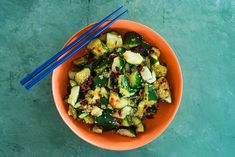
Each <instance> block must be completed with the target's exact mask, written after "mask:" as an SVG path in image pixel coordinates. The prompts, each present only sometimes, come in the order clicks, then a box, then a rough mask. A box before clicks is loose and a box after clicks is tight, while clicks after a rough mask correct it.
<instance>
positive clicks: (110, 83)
mask: <svg viewBox="0 0 235 157" xmlns="http://www.w3.org/2000/svg"><path fill="white" fill-rule="evenodd" d="M114 85H115V83H114V82H113V81H112V80H111V79H110V78H109V79H108V88H109V89H112V88H113V87H114Z"/></svg>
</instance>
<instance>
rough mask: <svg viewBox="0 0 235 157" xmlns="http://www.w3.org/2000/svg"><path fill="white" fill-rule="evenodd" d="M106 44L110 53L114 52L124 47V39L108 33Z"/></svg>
mask: <svg viewBox="0 0 235 157" xmlns="http://www.w3.org/2000/svg"><path fill="white" fill-rule="evenodd" d="M106 44H107V47H108V48H109V51H110V52H112V51H113V49H114V48H117V47H122V37H121V35H119V34H114V33H107V34H106Z"/></svg>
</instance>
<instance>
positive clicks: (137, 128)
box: [135, 122, 144, 132]
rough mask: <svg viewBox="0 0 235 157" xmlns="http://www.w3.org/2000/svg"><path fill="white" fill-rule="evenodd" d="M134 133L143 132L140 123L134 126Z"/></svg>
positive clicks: (142, 125) (142, 126)
mask: <svg viewBox="0 0 235 157" xmlns="http://www.w3.org/2000/svg"><path fill="white" fill-rule="evenodd" d="M135 131H136V132H144V124H143V123H142V122H141V123H139V124H138V125H136V129H135Z"/></svg>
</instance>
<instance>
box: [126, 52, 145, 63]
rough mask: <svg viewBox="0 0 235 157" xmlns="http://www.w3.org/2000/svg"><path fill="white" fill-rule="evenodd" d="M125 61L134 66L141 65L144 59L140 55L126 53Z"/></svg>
mask: <svg viewBox="0 0 235 157" xmlns="http://www.w3.org/2000/svg"><path fill="white" fill-rule="evenodd" d="M123 57H124V59H125V60H126V61H127V63H130V64H133V65H140V64H141V63H142V62H143V61H144V58H143V57H142V56H141V55H140V54H139V53H135V52H131V51H126V52H125V53H124V54H123Z"/></svg>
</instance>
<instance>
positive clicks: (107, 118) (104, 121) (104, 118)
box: [95, 109, 116, 129]
mask: <svg viewBox="0 0 235 157" xmlns="http://www.w3.org/2000/svg"><path fill="white" fill-rule="evenodd" d="M111 112H112V110H110V109H105V110H103V112H102V115H101V116H98V117H95V124H96V125H97V126H102V127H104V128H105V129H113V128H115V127H116V120H115V119H114V118H113V117H112V116H111Z"/></svg>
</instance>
